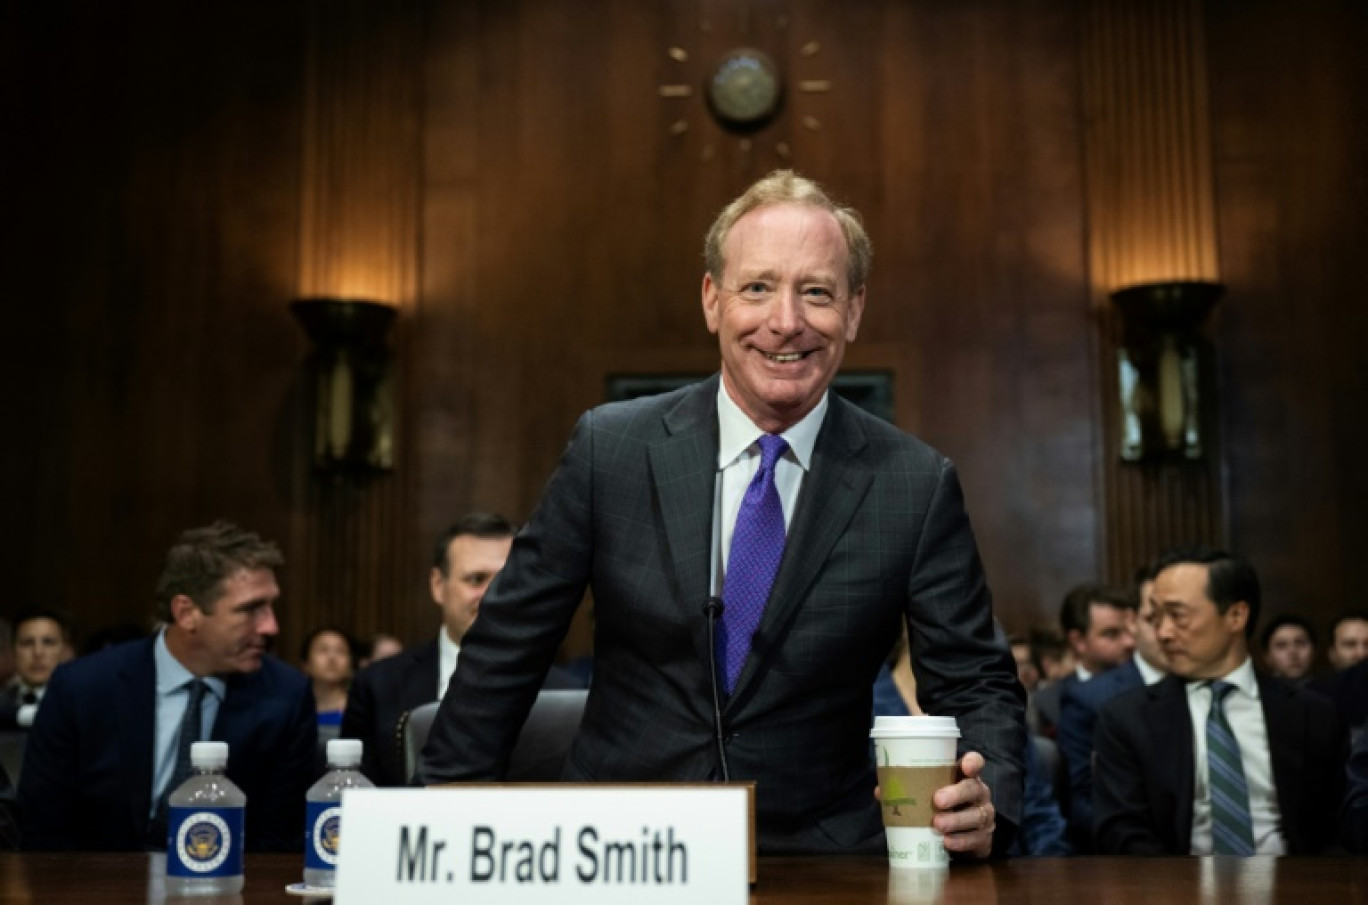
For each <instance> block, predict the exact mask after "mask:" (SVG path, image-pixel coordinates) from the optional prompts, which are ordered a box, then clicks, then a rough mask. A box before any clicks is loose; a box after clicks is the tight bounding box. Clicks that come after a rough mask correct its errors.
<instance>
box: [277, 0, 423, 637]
mask: <svg viewBox="0 0 1368 905" xmlns="http://www.w3.org/2000/svg"><path fill="white" fill-rule="evenodd" d="M420 12H421V9H420V5H419V4H405V5H404V6H403V8H392V7H390V6H388V5H384V6H381V5H372V4H367V3H364V2H360V0H356V2H340V3H333V2H327V3H325V2H322V0H318V2H314V3H312V4H311V5H310V15H309V21H308V54H307V57H306V59H305V73H304V85H305V91H304V135H303V152H302V161H301V174H300V182H301V198H300V211H301V218H300V219H301V226H300V271H299V286H298V294H299V295H300V296H332V297H340V298H365V299H372V300H376V301H381V302H386V303H390V304H395V305H397V306H398V307H399V309H400V317H399V321H398V323H397V325H396V328H395V337H394V349H395V355H396V360H397V383H398V388H397V391H396V392H397V409H398V410H397V421H396V437H395V447H396V453H395V467H394V470H393V472H391V473H389V474H384V475H378V476H373V477H367V478H356V477H347V476H329V475H321V474H316V473H313V472H312V470H311V466H310V463H309V461H308V459H307V456H301V457H300V461H299V462H298V463H297V465H296V468H297V471H296V479H297V481H298V484H297V486H298V487H300V488H301V492H300V493H299V494H298V498H299V499H300V500H301V501H302V505H301V507H300V509H299V511H298V514H297V516H296V519H295V524H294V530H293V538H292V544H291V547H292V550H293V556H292V571H291V573H290V574H291V578H292V587H291V594H290V596H291V599H292V603H293V605H292V606H291V607H290V608H289V609H288V613H289V616H288V627H289V630H290V632H289V635H290V637H291V638H296V639H297V638H300V637H302V636H303V634H305V633H307V631H308V630H309V629H311V628H313V627H315V626H317V625H319V624H323V623H337V624H340V625H342V626H346V627H349V628H352V629H353V630H354V631H356V632H357V634H359V635H360V636H362V637H363V638H365V637H368V636H371V635H373V634H375V633H376V632H377V631H385V632H397V633H399V634H401V635H402V634H406V633H407V629H408V625H407V623H397V622H396V621H395V614H396V612H398V613H402V612H404V611H406V610H407V609H411V607H409V606H403V605H401V604H403V603H407V600H408V598H409V597H411V596H412V594H411V591H412V588H413V586H414V584H415V580H414V576H413V575H411V574H409V569H408V568H407V566H408V564H409V563H410V561H411V560H412V559H413V558H414V556H415V553H414V550H415V538H414V532H413V530H412V526H411V524H410V523H411V518H410V508H411V506H410V501H411V500H412V497H413V487H414V477H413V468H412V467H410V466H411V463H412V455H411V453H410V449H411V440H410V438H411V426H412V425H411V422H412V420H413V416H412V414H411V408H410V406H408V405H406V404H405V402H404V398H405V388H406V387H407V386H408V385H409V383H410V381H409V380H408V375H409V373H410V368H411V364H410V362H408V361H407V356H406V355H405V350H406V348H407V346H408V343H407V342H406V333H407V321H408V319H409V317H408V316H409V315H411V314H412V309H413V305H414V301H415V295H416V287H417V284H418V212H419V182H420V178H421V167H420V165H419V123H420V119H421V100H422V92H421V89H420V82H419V78H420V74H421V71H422V62H421V61H422V53H423V49H424V42H423V30H422V21H421V15H420ZM305 423H308V422H307V416H306V418H305ZM303 445H304V446H305V448H307V444H303ZM292 653H293V652H292V651H286V654H287V655H289V654H292Z"/></svg>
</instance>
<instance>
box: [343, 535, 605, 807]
mask: <svg viewBox="0 0 1368 905" xmlns="http://www.w3.org/2000/svg"><path fill="white" fill-rule="evenodd" d="M513 532H514V528H513V523H512V522H510V521H509V520H508V519H506V518H504V517H503V516H501V515H496V514H494V513H492V512H471V513H468V514H467V515H464V516H462V517H461V518H460V519H458V520H457V521H456V522H455V523H453V524H452V525H451V526H450V527H448V528H447V529H446V530H445V531H443V532H442V534H441V535H440V536H439V537H438V538H437V541H436V543H435V544H434V545H433V553H432V571H431V573H430V574H429V576H428V587H429V590H430V593H431V595H432V602H433V603H434V604H436V605H437V607H438V609H439V610H440V611H441V614H442V624H441V626H440V627H439V628H438V630H437V634H436V636H435V637H433V639H432V640H431V641H429V642H428V643H426V644H421V645H418V646H417V647H410V648H406V649H404V650H402V651H400V652H399V653H397V654H394V655H393V656H390V657H386V658H385V659H383V660H380V661H378V662H376V663H373V664H371V665H370V666H368V667H366V668H365V669H363V670H361V672H359V673H358V674H357V675H356V677H355V679H353V680H352V685H351V689H350V691H349V692H348V694H347V710H346V713H345V714H344V715H343V717H342V728H341V730H340V732H339V735H340V736H341V737H342V738H358V739H361V740H362V742H363V743H364V745H363V748H362V758H363V762H362V771H363V772H364V773H365V774H366V776H368V777H369V778H370V779H371V781H372V782H374V783H376V784H377V785H381V786H402V785H407V784H408V781H409V778H410V777H408V776H405V775H404V766H403V758H402V757H400V753H399V751H400V749H399V744H398V741H399V740H398V738H397V737H396V732H397V729H398V724H399V718H400V717H401V716H403V714H405V713H407V712H408V711H410V710H412V709H413V708H415V707H417V706H419V705H421V704H427V703H429V702H431V701H436V700H438V699H439V698H441V696H442V692H443V691H445V690H446V687H447V683H448V682H450V680H451V674H452V672H454V671H455V669H456V662H457V660H458V659H459V657H460V653H461V642H462V640H463V639H464V638H465V634H466V632H467V631H468V630H469V629H470V625H471V623H472V622H474V621H475V616H476V614H477V613H479V610H480V601H481V599H483V597H484V594H485V591H486V590H487V589H488V588H489V583H490V582H491V581H493V580H494V576H495V575H497V574H498V572H499V570H500V569H502V568H503V565H504V561H505V560H506V559H508V548H509V546H510V545H511V544H512V543H513ZM545 687H547V688H577V687H580V683H579V682H577V681H575V679H574V677H573V676H571V675H570V674H569V673H568V672H565V671H564V670H562V669H560V668H559V667H555V666H553V667H552V668H551V669H550V670H549V671H548V674H547V680H546V683H545Z"/></svg>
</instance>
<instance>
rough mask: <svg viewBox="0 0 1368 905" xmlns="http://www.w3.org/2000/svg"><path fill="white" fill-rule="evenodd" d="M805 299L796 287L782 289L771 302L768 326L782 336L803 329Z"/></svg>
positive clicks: (790, 334)
mask: <svg viewBox="0 0 1368 905" xmlns="http://www.w3.org/2000/svg"><path fill="white" fill-rule="evenodd" d="M804 323H805V320H804V317H803V299H802V295H801V294H800V293H799V291H798V289H797V288H796V287H787V288H784V289H780V290H779V291H778V292H776V293H775V294H774V299H773V300H772V301H771V302H770V310H769V321H768V326H769V328H770V330H771V331H773V332H774V333H778V334H780V335H781V336H792V335H794V334H795V333H800V332H802V330H803V325H804Z"/></svg>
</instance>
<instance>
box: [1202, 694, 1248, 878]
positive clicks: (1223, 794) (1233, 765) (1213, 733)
mask: <svg viewBox="0 0 1368 905" xmlns="http://www.w3.org/2000/svg"><path fill="white" fill-rule="evenodd" d="M1209 686H1210V688H1211V712H1210V713H1208V714H1207V727H1206V740H1207V786H1208V787H1209V789H1210V790H1211V846H1212V851H1213V852H1214V853H1215V854H1217V855H1242V856H1248V855H1252V854H1254V826H1253V823H1252V822H1251V821H1250V818H1249V787H1248V785H1247V784H1246V783H1245V774H1244V765H1243V764H1242V763H1241V762H1240V743H1239V742H1237V741H1236V740H1235V733H1234V732H1232V731H1231V729H1230V721H1229V720H1227V719H1226V715H1225V698H1226V696H1227V695H1229V694H1230V693H1231V692H1232V691H1234V690H1235V686H1234V685H1231V684H1230V683H1229V682H1211V683H1209Z"/></svg>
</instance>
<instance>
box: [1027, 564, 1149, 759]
mask: <svg viewBox="0 0 1368 905" xmlns="http://www.w3.org/2000/svg"><path fill="white" fill-rule="evenodd" d="M1059 624H1060V627H1061V628H1063V629H1064V640H1065V641H1066V642H1067V643H1068V645H1069V650H1070V651H1071V652H1072V653H1073V658H1074V671H1073V674H1071V675H1066V676H1064V677H1063V678H1060V679H1056V680H1055V681H1053V682H1050V683H1049V684H1048V685H1046V686H1044V687H1043V688H1041V689H1040V690H1039V691H1038V692H1037V693H1036V712H1037V713H1038V714H1039V718H1040V726H1041V732H1042V734H1044V735H1047V736H1050V737H1051V738H1053V737H1055V735H1056V734H1057V732H1058V728H1059V709H1060V703H1061V701H1062V700H1063V697H1064V692H1065V690H1067V689H1068V688H1069V687H1070V686H1071V685H1075V684H1077V683H1080V682H1087V681H1089V680H1090V679H1092V677H1093V676H1095V675H1097V674H1098V673H1102V672H1106V671H1107V670H1109V669H1113V668H1115V667H1117V666H1120V665H1121V664H1122V663H1125V662H1126V661H1127V660H1129V659H1130V656H1131V652H1132V651H1133V650H1134V649H1135V635H1134V632H1135V601H1134V600H1132V599H1131V598H1130V595H1129V594H1127V593H1126V592H1125V591H1123V590H1121V589H1119V588H1110V587H1107V586H1106V585H1101V584H1093V583H1089V584H1081V585H1078V586H1077V587H1075V588H1073V589H1072V590H1071V591H1069V593H1067V594H1065V595H1064V602H1063V603H1062V604H1061V605H1060V608H1059Z"/></svg>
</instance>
